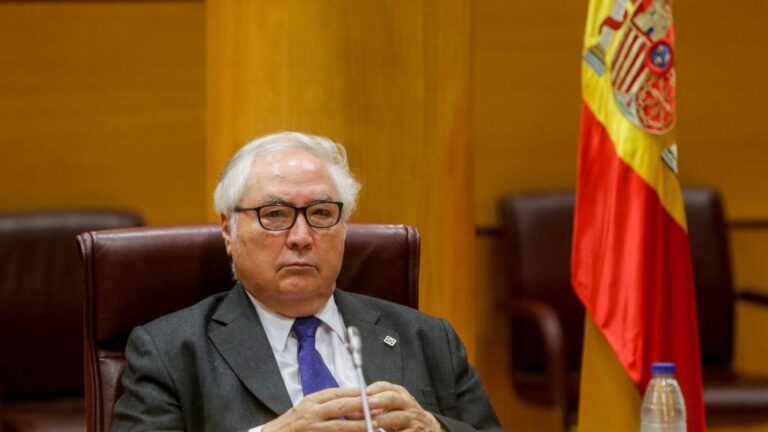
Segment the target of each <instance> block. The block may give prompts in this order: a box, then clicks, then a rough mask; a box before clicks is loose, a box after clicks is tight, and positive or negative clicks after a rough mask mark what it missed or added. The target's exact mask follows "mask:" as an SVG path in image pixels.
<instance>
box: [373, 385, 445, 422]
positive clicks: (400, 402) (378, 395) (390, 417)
mask: <svg viewBox="0 0 768 432" xmlns="http://www.w3.org/2000/svg"><path fill="white" fill-rule="evenodd" d="M368 396H369V399H368V402H369V404H370V407H371V415H372V416H373V419H374V422H375V426H374V427H378V428H383V429H385V430H387V431H400V430H409V431H424V432H440V431H441V430H442V428H441V426H440V423H438V421H437V419H436V418H435V416H433V415H432V414H430V413H429V412H427V411H425V410H424V408H422V407H421V405H419V403H418V402H417V401H416V399H415V398H414V397H413V396H411V394H410V393H408V390H406V389H405V388H403V387H401V386H399V385H395V384H392V383H388V382H384V381H379V382H376V383H373V384H371V385H369V386H368Z"/></svg>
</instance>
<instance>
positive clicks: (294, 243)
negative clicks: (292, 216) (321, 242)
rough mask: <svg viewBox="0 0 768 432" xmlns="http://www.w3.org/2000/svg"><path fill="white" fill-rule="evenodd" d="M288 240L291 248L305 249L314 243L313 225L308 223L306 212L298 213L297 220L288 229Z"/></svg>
mask: <svg viewBox="0 0 768 432" xmlns="http://www.w3.org/2000/svg"><path fill="white" fill-rule="evenodd" d="M287 241H288V247H289V248H291V249H304V248H306V247H307V246H309V245H310V244H312V241H313V237H312V227H311V226H309V224H308V223H307V219H306V216H305V214H304V212H299V213H298V214H297V215H296V222H294V223H293V226H292V227H290V228H289V229H288V238H287Z"/></svg>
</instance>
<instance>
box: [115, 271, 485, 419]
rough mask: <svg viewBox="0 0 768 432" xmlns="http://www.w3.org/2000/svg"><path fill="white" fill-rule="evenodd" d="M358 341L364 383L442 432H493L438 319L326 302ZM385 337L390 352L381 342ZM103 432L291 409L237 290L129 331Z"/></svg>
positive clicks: (353, 298) (339, 294) (470, 374)
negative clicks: (405, 395)
mask: <svg viewBox="0 0 768 432" xmlns="http://www.w3.org/2000/svg"><path fill="white" fill-rule="evenodd" d="M334 296H335V299H336V304H337V306H338V308H339V311H340V312H341V315H342V317H343V318H344V323H345V324H346V325H348V326H349V325H354V326H356V327H357V328H358V329H359V330H360V333H361V337H362V341H363V356H364V368H363V370H364V374H365V378H366V380H367V382H368V383H373V382H376V381H389V382H392V383H395V384H400V385H402V386H404V387H405V388H407V389H408V391H409V392H410V393H411V394H412V395H413V396H414V397H415V398H416V399H417V400H418V401H419V403H420V404H421V406H422V407H424V409H426V410H428V411H430V412H432V413H434V414H436V415H437V417H438V419H439V420H440V421H441V422H443V424H444V425H446V426H447V427H448V428H449V429H450V430H453V431H473V430H500V427H499V424H498V420H497V419H496V416H495V414H494V412H493V409H492V408H491V405H490V402H489V400H488V397H487V395H486V393H485V390H484V388H483V385H482V383H481V382H480V379H479V377H478V375H477V373H476V372H475V370H474V369H473V368H472V367H471V366H469V365H468V364H467V358H466V353H465V350H464V346H463V345H462V343H461V341H460V340H459V338H458V336H457V335H456V333H455V332H454V330H453V328H452V327H451V326H450V325H449V324H448V323H447V322H446V321H444V320H440V319H436V318H432V317H429V316H427V315H424V314H422V313H420V312H418V311H416V310H414V309H411V308H407V307H404V306H401V305H397V304H394V303H389V302H386V301H383V300H379V299H375V298H372V297H367V296H361V295H358V294H352V293H348V292H344V291H341V290H339V289H337V290H336V292H335V293H334ZM387 336H391V337H393V338H395V339H396V341H397V342H396V343H395V345H394V346H389V345H388V344H385V343H384V342H383V340H384V338H386V337H387ZM125 355H126V359H127V361H128V367H127V369H126V371H125V373H124V374H123V378H122V380H123V381H122V382H123V388H124V391H125V392H124V394H123V396H122V397H121V398H120V399H119V400H118V402H117V404H116V405H115V411H114V418H113V430H116V431H148V430H185V431H217V432H218V431H222V432H223V431H239V430H248V429H249V428H252V427H255V426H258V425H260V424H264V423H266V422H268V421H270V420H272V419H274V418H275V417H277V416H278V415H280V414H282V413H284V412H285V411H287V410H288V409H289V408H291V406H292V404H291V399H290V397H289V396H288V392H287V391H286V389H285V384H284V383H283V379H282V376H281V374H280V370H279V369H278V366H277V362H276V361H275V358H274V355H273V354H272V349H271V347H270V345H269V342H268V340H267V336H266V333H265V332H264V329H263V327H262V325H261V322H260V321H259V316H258V314H257V313H256V310H255V308H254V307H253V305H252V304H251V302H250V300H249V299H248V296H247V295H246V294H245V291H244V289H243V288H242V287H241V286H240V285H239V284H238V285H237V286H235V287H234V288H233V289H232V290H231V291H229V292H225V293H221V294H216V295H214V296H211V297H209V298H207V299H205V300H203V301H201V302H200V303H198V304H196V305H194V306H191V307H189V308H187V309H184V310H181V311H179V312H175V313H173V314H170V315H167V316H165V317H162V318H159V319H157V320H155V321H153V322H151V323H149V324H147V325H144V326H141V327H137V328H136V329H134V331H133V332H132V333H131V336H130V338H129V340H128V346H127V348H126V352H125Z"/></svg>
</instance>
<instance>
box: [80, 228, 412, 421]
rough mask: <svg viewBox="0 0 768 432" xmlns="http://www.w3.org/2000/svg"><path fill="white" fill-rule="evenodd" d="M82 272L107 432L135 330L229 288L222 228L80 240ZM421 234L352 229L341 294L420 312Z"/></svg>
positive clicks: (90, 378) (89, 348) (90, 408)
mask: <svg viewBox="0 0 768 432" xmlns="http://www.w3.org/2000/svg"><path fill="white" fill-rule="evenodd" d="M78 241H79V244H80V255H81V259H82V265H83V267H84V271H85V289H86V294H85V296H86V310H85V316H86V321H85V334H86V340H85V347H86V365H85V374H86V411H87V416H88V430H89V431H109V430H110V425H111V422H112V407H113V405H114V402H115V401H116V400H117V398H118V397H119V396H120V394H121V393H122V388H121V383H120V376H121V374H122V372H123V369H124V368H125V357H124V352H123V351H124V348H125V343H126V340H127V338H128V334H129V333H130V331H131V330H132V329H133V328H134V327H135V326H137V325H141V324H145V323H147V322H149V321H151V320H153V319H154V318H157V317H159V316H161V315H165V314H167V313H170V312H173V311H175V310H178V309H181V308H184V307H186V306H189V305H192V304H194V303H196V302H198V301H199V300H202V299H203V298H205V297H208V296H209V295H211V294H214V293H217V292H220V291H224V290H228V289H229V288H231V287H232V285H233V281H232V272H231V268H230V259H229V257H228V256H227V254H226V250H225V248H224V240H223V239H222V237H221V229H220V226H219V225H200V226H183V227H169V228H138V229H125V230H114V231H102V232H90V233H84V234H82V235H80V236H79V237H78ZM419 251H420V243H419V233H418V231H416V229H415V228H412V227H408V226H403V225H362V224H360V225H358V224H350V225H349V226H348V229H347V238H346V247H345V251H344V262H343V265H342V268H341V273H340V274H339V278H338V281H337V284H338V286H339V287H340V288H342V289H346V290H349V291H354V292H359V293H363V294H368V295H372V296H375V297H379V298H383V299H386V300H389V301H393V302H396V303H400V304H405V305H408V306H411V307H413V308H417V307H418V284H419Z"/></svg>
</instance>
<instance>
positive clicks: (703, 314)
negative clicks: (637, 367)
mask: <svg viewBox="0 0 768 432" xmlns="http://www.w3.org/2000/svg"><path fill="white" fill-rule="evenodd" d="M683 198H684V201H685V208H686V213H687V218H688V234H689V240H690V242H691V253H692V257H693V273H694V284H695V287H696V297H697V298H696V303H697V308H698V317H699V335H700V338H701V354H702V367H703V374H704V403H705V406H706V413H707V423H708V424H710V425H712V424H725V423H745V422H760V421H768V377H758V376H751V375H746V374H743V373H740V372H738V371H736V370H734V369H733V364H732V358H733V332H734V300H735V299H737V298H740V299H743V300H746V301H751V302H754V303H756V304H762V305H768V297H766V296H762V295H760V294H757V293H754V292H749V291H745V290H740V291H739V294H738V295H736V294H735V293H734V287H733V282H732V280H733V279H732V275H731V263H730V254H729V245H728V238H727V232H726V228H727V227H726V223H725V220H724V217H723V209H722V204H721V201H720V197H719V196H718V194H717V192H716V191H715V190H713V189H708V188H686V189H684V191H683ZM573 208H574V195H573V193H572V192H562V193H542V194H530V195H517V196H509V197H506V198H504V200H503V202H502V214H503V224H504V238H505V242H506V245H507V247H506V249H507V250H508V251H509V257H508V263H509V268H510V275H509V276H510V285H509V287H508V290H507V293H506V296H505V297H504V298H503V299H502V303H501V304H502V307H504V308H505V309H506V310H508V311H509V316H510V326H511V329H510V330H511V343H512V345H511V346H512V358H511V362H512V364H511V372H512V384H513V386H514V388H515V390H516V392H517V393H518V395H519V396H520V397H521V398H522V399H524V400H526V401H528V402H530V403H534V404H537V405H543V406H549V407H556V408H558V409H560V410H562V412H563V413H564V415H563V419H564V426H565V427H567V426H568V424H573V423H575V420H576V413H577V402H578V385H579V369H580V364H581V349H582V343H583V322H584V309H583V306H582V305H581V303H580V302H579V300H578V299H577V297H576V296H575V294H574V293H573V290H572V288H571V285H570V249H571V238H572V236H573Z"/></svg>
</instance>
